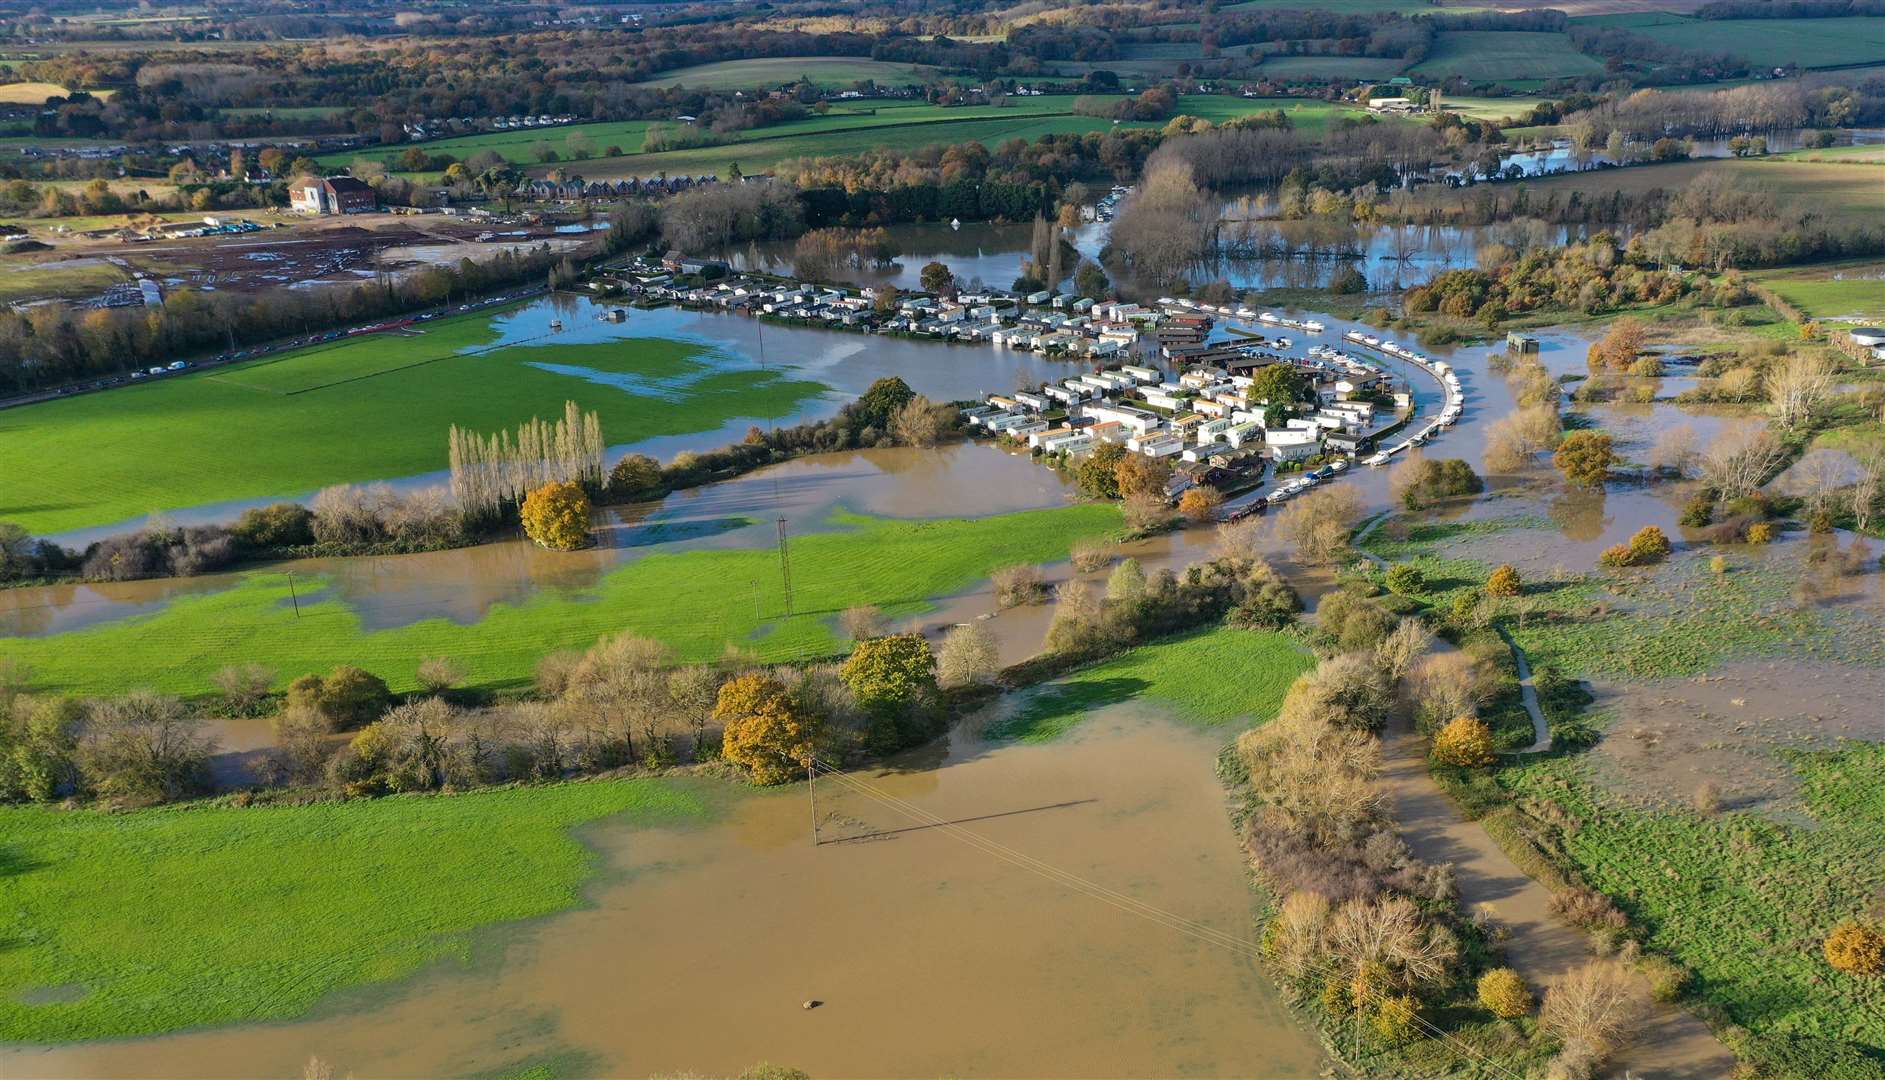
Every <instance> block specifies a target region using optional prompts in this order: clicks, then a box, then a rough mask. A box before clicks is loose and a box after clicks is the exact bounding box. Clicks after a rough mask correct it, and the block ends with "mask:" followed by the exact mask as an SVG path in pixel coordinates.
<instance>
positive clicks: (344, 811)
mask: <svg viewBox="0 0 1885 1080" xmlns="http://www.w3.org/2000/svg"><path fill="white" fill-rule="evenodd" d="M708 809H709V807H708V804H707V802H706V801H705V799H704V798H703V795H702V794H701V792H700V791H699V790H696V789H695V788H694V787H692V786H690V785H688V784H685V783H682V782H677V781H670V780H603V781H593V782H586V783H567V784H556V785H551V786H545V787H526V788H506V789H501V790H488V791H478V792H470V793H466V794H460V795H451V796H404V797H393V798H385V799H357V800H346V801H334V802H322V803H315V804H313V805H307V806H278V807H247V808H238V807H234V806H229V805H202V804H196V805H184V806H173V807H163V808H157V809H149V810H136V811H131V812H125V813H112V812H109V811H103V810H59V809H53V808H48V807H6V808H4V809H0V851H4V852H5V857H6V863H5V867H4V871H3V872H0V933H4V935H5V938H6V940H7V947H6V948H5V949H0V1030H4V1031H5V1032H6V1033H7V1038H8V1039H10V1040H15V1041H20V1042H34V1043H46V1042H61V1041H68V1040H73V1039H94V1038H106V1037H117V1036H128V1035H146V1034H152V1033H156V1032H164V1031H177V1030H180V1029H183V1028H189V1027H199V1026H203V1025H209V1024H220V1023H229V1022H233V1021H238V1020H241V1021H253V1020H274V1019H282V1018H286V1017H292V1016H299V1015H301V1014H303V1013H305V1012H307V1011H308V1010H309V1009H310V1008H312V1007H313V1006H314V1005H315V1004H316V1003H317V1002H318V1001H320V1000H321V999H322V997H324V996H325V995H327V994H329V993H332V992H333V991H335V990H339V989H342V988H345V987H350V986H360V985H364V984H368V983H378V982H385V981H387V980H391V979H397V978H400V977H402V976H405V975H409V974H411V973H412V972H413V971H415V970H417V969H418V968H419V967H420V966H421V965H424V964H426V963H429V962H432V961H435V960H439V959H442V958H448V957H456V958H459V959H464V958H466V957H468V955H469V947H470V940H471V934H472V932H473V931H475V930H477V929H479V928H480V927H486V926H491V925H493V924H496V923H501V922H509V921H514V920H518V919H528V918H532V917H536V916H540V915H547V914H550V913H552V912H555V911H561V910H564V909H566V908H569V907H572V906H574V905H575V904H576V903H577V902H578V899H579V894H580V890H581V887H582V884H583V882H584V880H585V879H586V878H588V877H589V876H590V874H591V873H592V872H593V870H594V864H595V858H594V855H593V853H592V852H590V851H589V850H588V849H586V848H585V847H584V846H583V844H582V843H580V842H579V841H578V840H577V839H576V838H575V837H574V836H572V835H571V830H572V829H573V828H575V827H577V826H579V825H582V824H584V823H585V822H592V821H596V820H599V819H601V818H605V817H610V816H614V815H626V817H627V818H628V819H629V820H632V821H634V822H636V823H638V824H642V823H646V824H655V823H671V822H675V821H682V820H687V819H692V818H700V817H703V816H704V815H706V814H707V813H708Z"/></svg>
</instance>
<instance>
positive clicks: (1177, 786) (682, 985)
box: [0, 704, 1323, 1077]
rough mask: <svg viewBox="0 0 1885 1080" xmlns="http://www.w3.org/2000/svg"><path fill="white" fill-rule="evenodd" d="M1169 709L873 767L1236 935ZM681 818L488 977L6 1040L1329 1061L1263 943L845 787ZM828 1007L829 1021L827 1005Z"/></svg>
mask: <svg viewBox="0 0 1885 1080" xmlns="http://www.w3.org/2000/svg"><path fill="white" fill-rule="evenodd" d="M1220 741H1221V735H1218V734H1206V733H1202V732H1199V731H1197V730H1194V729H1190V728H1185V727H1180V726H1176V725H1173V724H1169V723H1165V722H1163V721H1162V720H1161V719H1160V718H1159V716H1158V715H1157V713H1156V712H1154V711H1153V710H1152V709H1150V708H1149V707H1148V706H1145V705H1143V704H1127V705H1121V706H1115V707H1112V708H1109V709H1107V710H1104V711H1102V712H1099V713H1096V714H1094V715H1093V716H1092V717H1091V718H1089V719H1088V720H1087V721H1086V722H1085V723H1084V724H1083V725H1082V726H1081V727H1079V728H1078V729H1076V730H1075V731H1074V732H1073V733H1072V734H1071V735H1069V736H1067V737H1064V738H1062V739H1061V740H1058V741H1056V742H1054V743H1053V744H1051V745H1043V746H1029V745H1016V744H989V743H986V742H983V741H980V740H979V739H978V738H976V737H975V736H974V735H973V734H972V733H970V732H968V731H966V730H964V731H958V732H956V733H955V734H954V735H952V737H951V738H950V739H949V740H948V742H947V744H946V745H944V744H937V745H935V746H932V747H929V748H925V749H923V750H919V751H916V752H914V753H913V754H911V755H907V756H905V757H904V758H902V759H900V760H897V761H894V762H892V763H890V764H889V765H887V766H884V767H881V768H876V769H871V770H868V771H865V772H862V773H859V774H856V775H857V776H858V778H859V779H861V780H863V781H864V782H865V783H867V784H868V785H869V786H870V787H871V789H873V790H874V791H878V792H882V793H885V794H888V795H890V796H893V797H895V798H897V799H901V800H906V801H907V802H908V803H910V804H913V805H914V806H915V807H916V808H918V809H919V810H920V812H921V813H923V814H927V815H932V818H931V820H932V821H933V820H934V819H941V820H942V821H945V822H958V823H960V824H959V825H958V826H956V828H959V829H963V830H967V831H969V832H972V833H973V834H974V835H976V836H978V837H980V838H983V839H985V840H987V841H992V842H994V843H996V844H1000V845H1004V846H1005V847H1007V848H1010V849H1013V850H1016V851H1019V852H1021V853H1023V854H1024V855H1026V856H1029V857H1033V858H1036V859H1040V860H1043V861H1045V862H1046V863H1049V864H1051V865H1052V866H1053V867H1054V868H1055V869H1057V870H1061V871H1065V872H1068V873H1071V874H1074V875H1078V876H1079V877H1080V878H1083V879H1086V880H1088V881H1091V882H1095V883H1098V884H1100V885H1103V886H1105V887H1107V888H1110V889H1113V890H1117V891H1118V892H1122V893H1125V894H1128V895H1129V896H1131V897H1132V898H1133V899H1134V900H1137V901H1140V902H1142V903H1144V904H1148V905H1152V906H1154V907H1157V908H1159V909H1162V910H1164V911H1167V912H1171V913H1174V914H1176V915H1180V916H1182V917H1184V918H1186V919H1189V920H1193V921H1195V922H1197V923H1202V924H1204V925H1206V926H1208V927H1209V928H1211V929H1212V930H1214V931H1217V932H1220V933H1223V934H1228V935H1230V936H1232V937H1235V938H1238V939H1241V940H1244V941H1246V942H1250V941H1253V940H1254V936H1255V929H1254V916H1255V910H1254V901H1253V897H1252V895H1251V893H1250V892H1249V890H1248V887H1247V884H1246V881H1245V871H1244V866H1243V861H1242V858H1241V853H1240V851H1239V849H1238V845H1237V841H1236V838H1235V835H1234V833H1233V831H1232V829H1231V827H1230V823H1229V821H1228V819H1227V817H1226V814H1225V807H1224V798H1223V793H1222V791H1221V789H1220V788H1219V787H1218V785H1217V784H1216V782H1215V780H1214V779H1213V775H1212V761H1213V756H1214V754H1215V753H1216V751H1217V749H1218V747H1219V744H1220ZM817 796H818V803H817V813H818V819H819V825H818V832H819V836H820V837H821V838H822V840H823V843H821V844H818V845H816V846H814V844H813V843H812V836H811V828H812V826H811V812H810V808H809V806H808V804H807V801H806V798H805V789H804V787H803V786H800V787H798V788H796V789H795V790H788V791H781V792H774V793H766V794H755V795H747V796H742V797H740V798H738V800H737V801H735V802H734V803H733V804H732V805H731V806H730V807H729V808H728V809H727V811H726V812H725V814H724V815H723V817H722V818H721V820H718V821H716V822H714V823H712V824H707V825H695V826H689V827H680V828H662V829H638V828H634V827H631V826H627V825H624V824H620V823H603V824H600V825H598V826H595V827H592V828H590V829H589V830H587V833H586V838H587V840H588V841H589V842H590V843H592V844H593V845H594V846H595V848H596V850H597V851H598V852H599V853H600V857H601V861H602V873H601V875H600V877H599V878H598V880H597V882H596V883H595V884H594V885H593V886H592V887H591V888H590V889H589V890H588V893H587V896H586V900H587V903H586V904H585V906H584V907H583V908H582V909H581V910H579V911H574V912H569V913H566V914H562V915H556V916H552V917H549V918H546V919H541V920H537V921H534V922H531V923H528V924H524V925H521V926H512V927H507V928H501V929H498V930H494V931H491V932H489V933H487V934H486V935H484V938H483V940H482V941H481V942H480V943H479V947H478V948H476V949H475V950H474V954H475V955H476V957H477V959H476V960H474V961H473V962H472V963H471V964H470V965H469V966H465V965H460V964H456V963H443V964H440V965H438V966H437V967H435V968H434V969H432V970H430V971H428V972H426V973H424V974H422V975H420V976H418V977H417V978H415V979H413V980H409V981H408V982H406V983H404V984H401V985H400V986H397V987H394V988H383V989H381V990H378V991H371V992H361V993H353V994H348V995H343V1000H341V1001H339V1002H336V1003H334V1004H332V1005H331V1006H330V1007H329V1008H327V1009H326V1010H324V1011H323V1013H322V1014H321V1015H319V1016H317V1017H316V1018H313V1019H308V1020H303V1021H296V1022H291V1023H280V1024H259V1025H244V1026H239V1027H234V1028H227V1029H218V1030H208V1031H199V1032H190V1033H185V1034H180V1035H172V1036H165V1037H160V1038H152V1039H137V1040H126V1041H116V1042H106V1043H98V1044H93V1045H85V1046H74V1047H67V1048H61V1049H54V1050H44V1051H41V1050H31V1049H15V1050H11V1051H7V1052H4V1053H0V1072H4V1073H5V1074H7V1075H29V1074H30V1075H40V1076H55V1075H56V1076H76V1075H85V1076H93V1077H186V1076H187V1077H224V1076H226V1077H253V1076H288V1075H296V1074H298V1073H299V1071H300V1070H301V1068H302V1066H303V1065H304V1063H306V1062H307V1060H308V1059H309V1057H310V1056H315V1055H318V1056H319V1057H321V1058H322V1059H323V1060H325V1061H326V1062H328V1063H329V1064H330V1065H332V1066H333V1067H334V1068H335V1069H336V1071H337V1072H339V1073H341V1074H349V1073H351V1074H354V1075H374V1076H401V1075H404V1076H415V1075H459V1076H463V1075H472V1074H477V1073H485V1072H493V1071H501V1070H505V1069H507V1068H511V1067H515V1066H517V1065H519V1064H521V1063H524V1062H527V1061H529V1060H532V1059H540V1058H543V1057H547V1056H551V1055H559V1056H565V1057H568V1058H570V1059H573V1060H576V1061H579V1062H580V1063H581V1066H580V1070H581V1071H582V1072H584V1073H591V1074H596V1075H612V1076H647V1075H655V1074H660V1075H667V1074H673V1073H680V1072H688V1073H696V1074H705V1075H732V1074H734V1073H737V1072H738V1071H740V1070H741V1069H743V1068H745V1067H747V1066H750V1065H752V1064H754V1063H756V1062H759V1061H762V1060H765V1061H772V1062H775V1063H780V1064H789V1065H791V1066H793V1067H796V1068H801V1069H805V1070H807V1071H809V1072H810V1073H811V1074H812V1075H814V1076H879V1077H933V1076H943V1075H961V1076H1039V1077H1081V1076H1146V1075H1157V1076H1230V1075H1241V1076H1256V1075H1261V1076H1265V1077H1311V1076H1315V1075H1317V1074H1318V1071H1319V1069H1320V1068H1321V1066H1322V1063H1323V1057H1322V1054H1321V1053H1320V1051H1319V1048H1318V1047H1317V1046H1316V1044H1315V1042H1314V1040H1313V1039H1312V1038H1311V1037H1310V1036H1309V1035H1308V1034H1307V1033H1306V1032H1305V1030H1304V1029H1303V1028H1302V1027H1301V1026H1300V1025H1298V1024H1297V1023H1296V1022H1295V1021H1294V1020H1293V1019H1292V1018H1291V1016H1290V1015H1289V1013H1288V1012H1287V1010H1286V1009H1285V1008H1284V1007H1283V1006H1282V1005H1281V1004H1280V1002H1279V1001H1278V1000H1277V998H1276V996H1275V993H1274V991H1273V990H1272V988H1271V986H1270V984H1269V982H1268V980H1267V978H1266V977H1265V975H1264V974H1263V973H1262V972H1261V971H1260V970H1259V968H1258V967H1257V966H1256V965H1255V963H1254V962H1253V961H1252V960H1251V959H1250V958H1249V956H1248V955H1246V954H1240V953H1238V952H1235V951H1230V950H1227V949H1224V948H1221V947H1219V946H1215V945H1209V944H1205V943H1204V942H1202V941H1200V940H1198V939H1195V938H1193V937H1188V936H1185V935H1183V934H1180V933H1178V932H1176V931H1174V930H1172V929H1170V928H1169V927H1168V926H1165V925H1161V924H1157V923H1154V922H1151V921H1147V920H1146V919H1144V918H1142V917H1140V916H1136V915H1133V914H1130V913H1128V912H1127V911H1125V910H1122V909H1121V908H1120V907H1117V906H1114V905H1112V904H1110V903H1107V902H1104V901H1102V900H1100V899H1097V898H1096V897H1095V896H1093V895H1091V894H1090V893H1082V892H1076V891H1073V890H1071V889H1069V888H1067V887H1065V886H1063V885H1062V884H1060V883H1058V882H1057V881H1054V880H1051V879H1049V878H1047V877H1046V876H1044V875H1042V874H1039V873H1036V872H1033V871H1030V870H1027V869H1023V868H1021V867H1019V866H1016V865H1014V864H1012V863H1010V862H1006V861H1003V860H1001V859H998V858H995V857H992V856H991V855H989V854H988V853H987V852H986V851H984V850H981V849H979V848H977V847H975V846H971V844H969V843H967V842H965V841H964V840H962V839H961V838H959V836H958V835H956V834H955V833H954V832H953V831H952V830H951V829H945V828H939V827H923V826H924V824H925V822H924V821H922V820H919V819H915V818H912V817H909V816H905V814H904V813H902V812H900V811H898V810H896V809H893V808H891V807H890V806H888V805H887V804H885V803H883V802H880V801H878V799H877V798H876V797H875V796H873V795H868V794H865V793H862V792H860V791H856V790H850V789H847V788H845V787H844V785H843V784H842V783H841V782H838V781H832V780H823V781H820V782H819V785H818V791H817ZM808 1000H815V1001H817V1002H820V1004H819V1006H818V1007H817V1008H815V1009H810V1010H807V1009H805V1008H803V1007H802V1003H804V1002H806V1001H808Z"/></svg>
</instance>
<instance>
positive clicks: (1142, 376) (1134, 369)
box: [1119, 364, 1159, 383]
mask: <svg viewBox="0 0 1885 1080" xmlns="http://www.w3.org/2000/svg"><path fill="white" fill-rule="evenodd" d="M1119 370H1120V371H1122V372H1125V373H1126V374H1127V375H1130V376H1131V377H1132V378H1134V379H1136V380H1138V381H1139V382H1142V383H1155V382H1158V381H1159V374H1158V372H1156V371H1154V370H1153V369H1151V368H1149V367H1138V366H1135V365H1132V364H1128V365H1126V366H1125V367H1122V368H1120V369H1119Z"/></svg>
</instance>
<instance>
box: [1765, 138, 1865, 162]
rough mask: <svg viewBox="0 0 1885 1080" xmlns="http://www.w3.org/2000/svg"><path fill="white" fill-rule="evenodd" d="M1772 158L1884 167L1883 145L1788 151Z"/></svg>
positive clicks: (1863, 144)
mask: <svg viewBox="0 0 1885 1080" xmlns="http://www.w3.org/2000/svg"><path fill="white" fill-rule="evenodd" d="M1774 156H1775V157H1776V158H1777V159H1779V160H1782V161H1819V162H1828V163H1830V164H1834V165H1885V143H1860V144H1858V145H1856V146H1828V147H1825V148H1823V149H1819V150H1804V149H1803V150H1789V151H1787V152H1786V153H1783V154H1776V155H1774Z"/></svg>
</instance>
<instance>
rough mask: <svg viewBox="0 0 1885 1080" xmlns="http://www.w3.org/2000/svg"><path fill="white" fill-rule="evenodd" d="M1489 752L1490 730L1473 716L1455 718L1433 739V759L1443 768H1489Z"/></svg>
mask: <svg viewBox="0 0 1885 1080" xmlns="http://www.w3.org/2000/svg"><path fill="white" fill-rule="evenodd" d="M1492 749H1493V744H1492V729H1491V728H1489V727H1487V726H1486V722H1485V721H1484V720H1481V719H1479V718H1478V717H1476V716H1456V717H1454V718H1453V719H1452V720H1449V721H1447V725H1446V726H1445V727H1443V728H1441V729H1440V731H1439V734H1437V735H1435V736H1434V737H1433V759H1434V760H1435V761H1438V762H1439V763H1440V764H1442V765H1456V766H1460V767H1462V768H1476V767H1478V766H1481V765H1490V764H1492V760H1493V753H1492Z"/></svg>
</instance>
